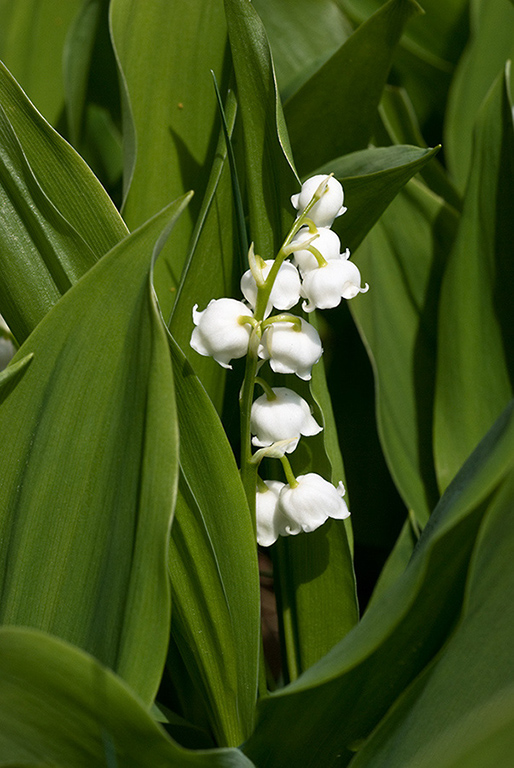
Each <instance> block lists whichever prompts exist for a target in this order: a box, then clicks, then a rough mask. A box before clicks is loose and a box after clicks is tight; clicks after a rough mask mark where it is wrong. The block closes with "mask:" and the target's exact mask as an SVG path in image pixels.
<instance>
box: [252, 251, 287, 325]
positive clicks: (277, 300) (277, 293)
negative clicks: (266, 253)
mask: <svg viewBox="0 0 514 768" xmlns="http://www.w3.org/2000/svg"><path fill="white" fill-rule="evenodd" d="M264 263H265V266H264V267H263V268H262V278H263V280H266V278H267V277H268V275H269V273H270V270H271V267H272V266H273V264H274V263H275V262H274V260H273V259H268V260H267V261H265V262H264ZM241 293H242V294H243V296H244V297H245V299H246V300H247V302H248V303H249V304H250V306H251V307H253V309H255V305H256V304H257V283H256V282H255V278H254V276H253V275H252V272H251V270H250V269H248V270H247V271H246V272H245V273H244V275H243V277H242V278H241ZM299 300H300V275H299V274H298V270H297V269H296V267H295V266H294V264H291V262H290V261H284V262H283V263H282V264H281V265H280V268H279V270H278V272H277V276H276V278H275V282H274V283H273V288H272V289H271V294H270V297H269V301H268V305H267V307H266V315H265V316H266V317H267V316H268V315H269V313H270V312H271V310H272V308H273V307H275V309H282V310H283V309H291V307H294V305H295V304H298V302H299Z"/></svg>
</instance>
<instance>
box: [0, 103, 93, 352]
mask: <svg viewBox="0 0 514 768" xmlns="http://www.w3.org/2000/svg"><path fill="white" fill-rule="evenodd" d="M0 206H1V208H2V211H3V217H2V224H1V227H0V246H1V248H0V253H1V256H0V259H1V262H0V263H1V267H2V278H3V280H2V287H1V288H0V303H1V305H2V312H3V314H4V315H5V318H6V320H7V322H8V324H9V326H10V328H11V330H12V333H13V335H14V336H15V338H16V339H17V340H18V341H19V342H22V341H23V340H24V339H26V338H27V336H28V335H29V334H30V332H31V331H32V329H33V328H35V327H36V325H37V324H38V323H39V322H40V320H42V319H43V317H44V316H45V315H46V313H47V312H48V311H49V310H50V309H51V308H52V307H53V305H54V304H55V303H56V302H57V301H58V299H59V298H60V297H61V295H63V294H64V293H65V292H66V291H67V290H68V289H69V288H70V287H71V285H72V284H73V283H74V282H76V281H77V280H78V279H79V277H80V276H81V275H83V274H84V273H85V272H87V271H88V269H90V268H91V267H92V266H93V265H94V264H95V262H96V257H95V254H94V253H93V252H92V251H91V249H90V248H89V246H88V245H87V243H85V242H84V240H83V239H82V238H81V237H80V235H79V234H78V233H77V232H76V230H74V229H73V228H72V227H71V226H70V225H69V224H68V222H67V221H66V220H65V219H64V218H63V217H62V215H61V214H60V213H59V211H58V210H57V208H55V206H54V205H53V204H52V202H51V201H50V200H49V199H48V198H47V197H46V195H45V194H44V192H43V190H42V189H41V187H40V185H39V184H38V181H37V179H36V178H35V176H34V174H33V173H32V170H31V168H30V166H29V164H28V163H27V161H26V159H25V155H24V153H23V150H22V147H21V146H20V143H19V142H18V140H17V138H16V134H15V133H14V131H13V129H12V126H11V124H10V122H9V120H8V119H7V116H6V113H5V111H4V110H3V108H2V107H1V106H0Z"/></svg>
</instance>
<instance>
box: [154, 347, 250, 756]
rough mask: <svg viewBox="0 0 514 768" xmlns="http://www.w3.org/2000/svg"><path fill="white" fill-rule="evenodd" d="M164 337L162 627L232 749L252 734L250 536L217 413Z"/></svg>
mask: <svg viewBox="0 0 514 768" xmlns="http://www.w3.org/2000/svg"><path fill="white" fill-rule="evenodd" d="M170 343H171V350H172V357H173V367H174V375H175V382H176V392H177V410H178V417H179V428H180V435H181V441H180V468H181V479H180V483H179V494H178V500H177V510H176V517H175V520H174V523H173V528H172V537H171V544H170V555H169V563H170V565H169V568H170V574H171V582H172V592H173V605H174V613H173V616H172V632H173V637H174V640H175V643H176V644H177V646H178V648H179V650H180V652H181V654H182V656H183V659H184V661H185V664H186V667H187V668H188V671H189V674H190V676H191V678H192V679H193V681H194V682H195V684H196V685H197V687H198V688H199V689H200V691H201V693H202V695H203V697H204V700H205V703H206V705H207V708H208V711H209V715H210V720H211V727H212V728H213V730H214V733H215V735H216V736H217V738H218V741H219V743H220V744H229V745H232V746H235V745H237V744H240V743H241V742H242V741H243V740H244V738H246V737H247V736H248V735H249V734H250V733H251V731H252V728H253V721H254V715H255V702H256V697H257V676H258V661H259V636H260V634H259V633H260V599H259V573H258V567H257V547H256V542H255V532H254V528H253V523H252V519H251V516H250V511H249V509H248V504H247V502H246V497H245V493H244V490H243V486H242V484H241V480H240V477H239V473H238V470H237V466H236V463H235V460H234V456H233V453H232V449H231V447H230V445H229V443H228V441H227V438H226V435H225V432H224V430H223V427H222V426H221V422H220V421H219V417H218V416H217V414H216V411H215V409H214V407H213V405H212V403H211V402H210V400H209V398H208V397H207V395H206V393H205V391H204V389H203V388H202V386H201V384H200V382H199V381H198V379H197V377H196V376H195V374H194V372H193V371H192V369H191V367H190V365H189V364H188V362H187V360H186V359H185V357H184V356H183V354H182V353H181V352H180V350H179V349H178V347H177V346H176V344H175V343H174V342H173V341H172V340H171V341H170ZM172 674H173V670H172Z"/></svg>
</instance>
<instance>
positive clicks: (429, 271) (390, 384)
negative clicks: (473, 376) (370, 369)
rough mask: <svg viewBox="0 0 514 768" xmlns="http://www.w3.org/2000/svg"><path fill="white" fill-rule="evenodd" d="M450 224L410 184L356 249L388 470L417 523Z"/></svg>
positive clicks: (360, 319) (421, 514)
mask: <svg viewBox="0 0 514 768" xmlns="http://www.w3.org/2000/svg"><path fill="white" fill-rule="evenodd" d="M343 219H344V216H343ZM455 226H456V216H455V213H454V211H453V209H451V208H449V207H448V206H447V205H446V204H444V203H443V201H441V199H440V198H438V197H436V196H435V195H433V194H432V193H431V192H429V191H428V190H427V188H426V187H424V186H423V185H421V184H419V183H417V182H416V181H411V182H410V183H409V184H408V185H407V186H406V187H405V189H404V190H402V192H401V193H400V194H399V195H398V196H397V198H396V199H395V200H393V202H392V203H391V205H390V206H389V208H388V210H387V211H386V212H385V214H384V215H383V216H382V218H381V219H380V221H379V222H378V223H377V225H376V226H375V227H374V229H373V230H372V231H371V232H370V233H369V235H368V237H367V238H366V239H365V240H364V242H363V243H362V245H361V246H360V248H359V250H358V252H357V255H356V259H355V260H356V263H357V265H358V267H359V269H360V271H361V274H362V279H363V281H365V282H367V283H369V285H370V289H369V292H368V293H366V294H363V295H361V296H358V297H357V298H355V299H353V300H352V301H351V303H350V309H351V312H352V314H353V316H354V318H355V320H356V322H357V325H358V327H359V329H360V331H361V334H362V335H363V337H364V341H365V344H366V346H367V348H368V350H369V353H370V356H371V359H372V362H373V366H374V370H375V382H376V391H377V418H378V427H379V434H380V439H381V443H382V448H383V451H384V454H385V456H386V459H387V462H388V465H389V470H390V472H391V474H392V476H393V479H394V480H395V483H396V485H397V487H398V489H399V491H400V493H401V495H402V497H403V499H404V501H405V503H406V505H407V508H410V509H412V510H413V511H414V512H415V514H416V517H417V519H418V520H419V521H420V522H421V523H422V524H423V523H424V522H425V521H426V519H427V517H428V515H429V513H430V510H431V509H432V507H433V505H434V503H435V502H436V501H437V498H438V491H437V484H436V480H435V470H434V463H433V457H432V414H433V400H434V388H435V380H434V379H435V361H436V320H437V302H438V297H439V289H440V283H441V278H442V272H443V269H444V259H445V256H446V254H447V252H448V248H449V246H450V244H451V242H452V239H453V237H454V231H455Z"/></svg>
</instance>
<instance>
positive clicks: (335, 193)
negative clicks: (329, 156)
mask: <svg viewBox="0 0 514 768" xmlns="http://www.w3.org/2000/svg"><path fill="white" fill-rule="evenodd" d="M326 178H327V175H326V174H320V175H317V176H312V177H311V178H310V179H307V181H306V182H304V184H302V189H301V191H300V192H299V193H298V194H297V195H293V196H292V198H291V202H292V204H293V206H294V208H296V210H297V211H298V215H299V216H300V214H302V213H303V212H304V210H305V209H306V208H307V206H308V204H309V203H310V201H311V200H312V198H313V195H314V193H315V192H316V190H317V188H318V187H319V185H320V184H321V182H322V181H323V180H324V179H326ZM343 200H344V192H343V187H342V186H341V184H340V183H339V182H338V181H337V179H334V177H333V176H331V177H330V179H329V181H328V184H327V186H326V188H325V191H324V192H323V195H322V196H321V199H320V200H318V202H317V203H315V204H314V205H313V206H312V208H311V209H310V211H309V213H308V216H309V218H310V219H312V221H313V222H314V223H315V225H316V226H317V227H331V226H332V224H333V222H334V219H335V218H337V217H338V216H341V215H342V214H343V213H344V212H345V211H346V208H345V207H344V205H343Z"/></svg>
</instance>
